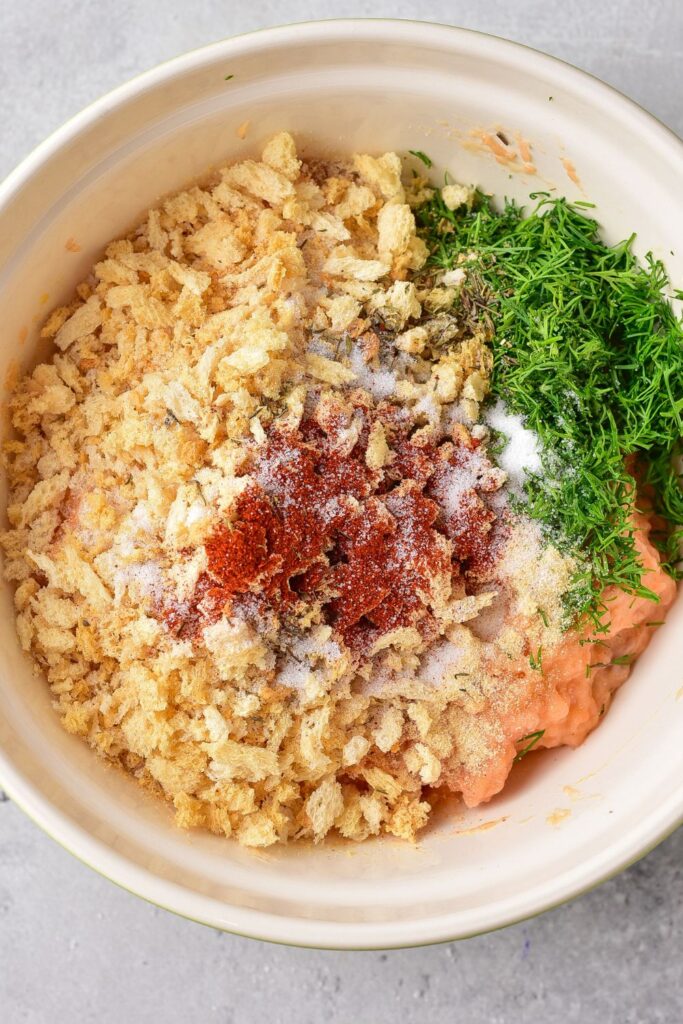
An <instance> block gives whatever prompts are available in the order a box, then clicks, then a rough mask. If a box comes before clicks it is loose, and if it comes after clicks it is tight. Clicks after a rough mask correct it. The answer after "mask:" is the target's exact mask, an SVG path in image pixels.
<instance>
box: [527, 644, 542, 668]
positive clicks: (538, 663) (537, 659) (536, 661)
mask: <svg viewBox="0 0 683 1024" xmlns="http://www.w3.org/2000/svg"><path fill="white" fill-rule="evenodd" d="M542 656H543V648H542V647H539V648H538V650H537V651H536V655H535V656H534V655H533V654H530V655H529V664H530V665H531V668H532V671H533V672H543V661H542Z"/></svg>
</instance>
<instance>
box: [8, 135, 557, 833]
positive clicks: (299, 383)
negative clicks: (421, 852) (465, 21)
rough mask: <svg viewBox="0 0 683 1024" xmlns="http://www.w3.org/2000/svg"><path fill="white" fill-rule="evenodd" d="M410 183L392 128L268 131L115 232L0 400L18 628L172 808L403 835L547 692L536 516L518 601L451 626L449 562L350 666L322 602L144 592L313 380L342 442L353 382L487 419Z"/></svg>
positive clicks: (219, 512) (471, 340) (483, 360)
mask: <svg viewBox="0 0 683 1024" xmlns="http://www.w3.org/2000/svg"><path fill="white" fill-rule="evenodd" d="M411 198H414V197H411V196H407V195H406V191H405V189H404V185H403V184H402V180H401V160H400V158H399V157H398V156H397V155H396V154H394V153H387V154H385V155H383V156H380V157H373V156H369V155H358V156H355V157H354V158H353V159H352V161H349V162H346V163H330V162H327V163H325V162H320V161H318V162H316V161H310V162H308V163H305V162H302V160H301V159H300V158H299V156H298V154H297V151H296V147H295V143H294V140H293V139H292V137H291V136H290V135H289V134H287V133H281V134H279V135H277V136H275V137H274V138H273V139H271V140H270V141H269V142H268V143H267V145H266V146H265V148H264V150H263V153H262V156H261V159H260V160H245V161H243V162H241V163H237V164H232V165H230V166H228V167H226V168H224V169H223V170H222V171H220V173H219V174H218V175H217V176H216V177H215V178H214V179H213V180H212V181H211V182H210V183H209V184H207V185H206V186H205V187H193V188H190V189H188V190H187V191H184V192H181V193H180V194H178V195H175V196H173V197H171V198H169V199H166V200H165V201H164V202H162V203H161V205H160V206H158V207H157V208H155V209H153V210H151V211H150V212H149V214H148V216H147V219H146V221H145V222H144V223H143V224H141V225H140V227H139V228H138V229H137V230H136V231H134V232H133V233H132V234H131V235H130V236H129V237H127V238H124V239H120V240H118V241H115V242H112V243H111V244H110V245H109V246H108V247H107V249H106V252H105V254H104V257H103V259H102V260H101V261H100V262H99V263H97V264H96V265H95V267H94V268H93V271H92V274H91V276H90V277H89V278H88V279H87V280H86V281H85V282H83V284H82V285H80V287H79V288H78V289H77V295H76V296H75V297H74V299H73V301H72V302H70V303H69V304H68V305H66V306H63V307H60V308H59V309H56V310H55V311H54V312H53V313H52V315H51V316H50V317H49V319H48V321H47V323H46V324H45V326H44V328H43V332H42V333H43V337H44V338H47V339H51V340H52V341H53V342H54V347H55V352H54V355H53V357H52V359H51V360H50V361H49V362H46V363H42V364H40V365H39V366H37V367H36V369H35V370H34V371H33V373H32V374H30V376H28V377H27V378H26V379H25V380H24V381H23V382H22V383H21V385H20V386H19V388H18V389H17V391H16V394H15V396H14V398H13V400H12V416H13V424H14V428H15V430H16V435H17V437H16V439H15V440H11V441H9V442H8V443H7V444H6V445H5V458H6V462H7V466H8V470H9V478H10V483H11V497H10V504H9V508H8V517H9V523H10V529H9V530H8V531H7V532H6V533H5V534H3V535H2V537H1V538H0V539H1V543H2V546H3V548H4V551H5V555H6V561H5V574H6V576H7V578H8V579H9V580H11V581H13V582H14V583H15V584H16V597H15V601H16V610H17V628H18V632H19V637H20V640H21V644H22V646H23V648H24V649H25V650H26V651H27V652H30V653H31V655H32V656H33V658H34V659H35V662H36V664H37V666H39V668H40V669H41V670H42V671H44V672H45V673H46V675H47V679H48V681H49V685H50V688H51V691H52V694H53V697H54V702H55V706H56V708H57V711H58V712H59V714H60V716H61V719H62V721H63V723H64V726H65V728H66V729H67V730H68V731H69V732H71V733H74V734H77V735H79V736H81V737H83V738H84V739H85V740H86V741H87V742H88V743H89V744H90V745H91V746H92V747H93V748H94V749H95V750H96V751H98V752H99V753H100V754H101V755H102V756H104V757H106V758H108V759H109V760H110V761H111V762H113V763H115V764H116V765H119V766H120V767H122V768H123V769H125V770H126V771H127V772H129V773H130V774H131V775H133V776H134V777H135V778H136V779H137V780H138V782H139V783H140V784H142V785H143V786H145V787H146V788H148V789H150V790H152V791H154V792H156V793H159V794H161V795H163V796H164V797H165V798H166V799H168V800H169V801H170V802H172V804H173V806H174V808H175V813H176V820H177V822H178V824H179V825H180V826H182V827H204V828H207V829H210V830H212V831H214V832H216V833H220V834H223V835H226V836H231V835H232V836H235V837H236V838H237V839H238V840H239V841H240V842H241V843H243V844H245V845H248V846H256V847H258V846H268V845H270V844H272V843H275V842H278V841H286V840H289V839H294V838H312V839H313V840H315V841H319V840H321V839H322V838H323V837H325V836H326V835H327V834H328V833H329V832H330V830H331V829H334V830H336V831H337V832H338V833H339V834H341V836H343V837H346V838H349V839H353V840H363V839H365V838H366V837H368V836H371V835H376V834H378V833H380V832H386V833H391V834H393V835H396V836H400V837H403V838H407V839H412V838H413V837H414V836H415V834H416V832H417V831H418V830H419V829H420V828H421V827H422V826H423V825H424V824H425V822H426V820H427V816H428V814H429V811H430V803H429V800H428V799H427V797H428V796H429V792H430V790H429V787H435V786H437V785H438V784H439V783H440V781H443V778H445V777H446V776H447V777H448V779H449V780H451V782H452V784H453V785H454V786H457V788H459V789H460V790H461V791H463V792H466V791H467V787H468V785H470V783H472V780H474V779H476V778H477V777H478V776H479V775H481V773H482V772H485V770H486V766H487V764H489V763H490V762H491V761H492V760H495V759H498V760H500V758H501V757H502V758H503V760H504V762H505V764H506V765H507V767H508V768H509V766H510V764H511V763H512V760H513V758H514V756H515V753H516V747H515V743H514V739H511V738H510V735H509V734H508V733H505V732H504V731H503V730H501V728H500V726H499V725H498V717H499V716H500V714H501V713H509V712H510V709H511V708H513V707H515V708H518V709H520V708H523V707H524V706H526V705H525V702H527V703H528V701H529V700H531V699H532V698H534V699H535V698H536V697H537V696H538V694H537V690H538V685H539V681H538V677H537V676H534V673H533V672H532V671H531V670H530V669H529V665H528V658H527V655H528V645H529V642H530V640H531V641H533V643H534V644H536V645H537V644H540V643H543V644H544V647H545V649H548V648H549V647H551V646H552V644H553V643H554V642H557V639H558V637H559V623H560V620H561V616H562V608H561V601H560V596H561V594H562V591H563V590H564V589H565V588H566V584H567V581H568V578H569V572H570V569H571V566H570V565H569V563H568V562H567V560H566V559H563V558H562V557H561V556H560V555H559V554H558V553H557V552H556V551H554V549H552V548H548V547H547V546H543V545H541V543H540V539H539V536H538V535H537V534H536V533H534V532H533V530H531V531H529V530H528V529H527V532H526V533H524V531H523V530H522V531H521V532H520V531H519V530H516V529H515V530H513V531H512V535H511V537H510V538H509V540H508V541H507V548H506V555H505V558H506V559H507V561H508V563H509V565H510V566H511V567H512V568H511V569H510V571H509V573H508V577H507V593H506V602H507V605H506V607H507V608H508V614H509V616H510V621H511V622H513V623H516V625H514V626H513V625H510V626H509V628H506V629H503V630H498V631H496V633H495V636H496V639H495V641H493V640H489V639H487V637H486V635H485V633H484V632H481V631H480V634H479V635H478V633H477V632H476V631H475V630H472V629H470V628H469V626H468V623H470V620H473V619H475V618H476V617H477V616H478V615H479V613H480V612H482V611H484V610H486V609H489V607H490V606H492V603H494V602H495V599H496V589H495V588H494V586H493V585H490V586H488V587H482V588H481V589H480V592H479V593H478V594H467V593H465V590H464V588H461V589H460V590H458V589H457V588H454V587H453V586H452V585H451V581H450V580H449V579H445V580H444V581H442V582H443V586H442V588H441V590H440V591H439V593H438V594H436V590H438V588H436V590H435V594H434V595H432V599H433V600H432V603H433V606H434V610H433V615H434V618H435V621H436V622H437V623H438V626H437V630H436V635H435V637H434V638H432V639H431V640H430V642H429V644H426V643H425V641H424V638H423V637H421V636H420V634H419V633H418V632H417V631H416V630H415V629H410V628H408V629H403V630H395V631H394V632H393V633H389V634H388V636H387V637H385V638H384V640H383V642H382V643H381V644H380V645H379V646H378V647H377V649H376V650H374V651H373V652H372V654H373V659H374V660H368V661H366V662H365V663H364V664H361V665H359V664H358V661H357V659H356V660H354V658H353V657H352V654H351V652H350V651H349V650H348V649H346V647H345V646H344V644H343V643H340V642H339V640H338V638H336V637H335V636H334V633H333V629H332V627H331V625H330V624H328V623H327V622H325V621H324V619H323V617H322V615H321V612H320V607H313V608H312V609H311V608H309V609H308V610H307V611H306V610H304V611H302V610H301V609H300V610H299V613H298V617H297V616H295V617H294V620H293V621H289V622H288V623H287V624H285V625H286V627H287V629H288V630H289V633H288V635H287V637H286V642H285V640H284V639H283V629H284V628H285V625H283V623H282V622H275V623H273V622H270V623H267V622H266V623H264V624H263V626H262V628H260V629H259V628H256V626H255V625H254V623H253V621H251V620H250V619H249V617H239V616H229V615H225V616H223V617H220V618H218V619H217V620H216V621H213V622H210V623H207V624H206V625H205V626H204V627H203V629H202V630H201V632H200V634H199V636H194V637H185V636H183V635H182V634H178V633H175V634H174V633H173V632H172V631H171V630H169V629H168V628H167V624H166V623H165V621H164V618H163V615H162V614H160V608H162V607H163V606H164V602H165V601H166V600H167V597H168V594H169V593H172V594H173V597H174V600H176V601H178V602H182V601H183V600H186V599H188V598H189V596H190V595H191V594H192V593H193V591H194V589H195V588H196V585H197V581H198V580H199V579H200V578H201V575H202V573H205V572H206V569H207V554H206V547H205V542H206V541H207V538H208V537H209V536H210V535H211V532H212V530H214V529H215V526H216V522H217V521H218V520H220V521H226V522H229V521H230V519H231V516H232V515H234V508H235V503H236V501H237V500H238V499H239V497H240V495H241V494H243V492H244V490H245V488H246V487H247V485H248V483H249V479H250V477H249V473H248V472H245V468H244V457H245V450H247V449H249V450H251V451H253V450H254V449H258V447H259V445H263V444H264V443H265V439H266V432H267V430H268V428H269V427H270V426H271V425H272V424H273V423H287V424H289V425H290V426H292V427H293V428H296V426H297V425H298V424H299V423H300V422H301V419H302V416H303V415H304V411H305V409H306V408H307V407H308V406H307V403H309V404H310V402H311V396H312V395H313V396H314V398H315V408H316V409H317V410H318V413H316V414H317V415H318V418H319V419H321V417H323V414H322V413H321V412H320V410H323V411H324V410H325V409H328V410H329V408H330V406H331V404H334V403H336V405H335V409H336V410H337V413H338V414H339V416H341V418H342V420H344V429H345V430H347V431H349V432H350V433H349V434H348V435H347V440H348V437H351V438H352V440H351V444H354V443H355V442H356V441H357V436H356V437H355V439H354V435H353V431H354V429H355V428H354V410H357V408H358V405H359V402H360V404H361V405H362V404H363V403H365V406H366V407H367V408H371V407H372V408H381V407H382V403H383V402H384V403H387V402H391V403H394V405H397V406H400V407H401V408H403V409H404V410H405V412H406V416H407V417H408V418H409V420H410V423H411V425H412V426H413V427H414V429H415V430H416V431H417V432H418V434H419V432H420V431H422V432H423V434H424V436H425V437H435V436H436V437H437V438H439V437H443V436H444V431H445V432H446V436H448V437H454V438H456V439H457V437H458V436H459V437H460V439H461V441H462V440H463V438H464V441H463V443H471V439H472V437H473V436H474V437H475V438H476V437H477V436H478V437H482V436H483V432H484V431H485V428H477V427H475V426H473V425H474V424H476V421H477V419H478V415H479V403H480V402H481V401H482V400H483V399H484V398H485V396H486V393H487V389H488V378H489V375H490V372H491V356H490V351H489V348H488V347H487V340H488V339H487V338H486V337H485V336H484V335H483V333H482V334H479V333H476V332H475V333H472V332H471V330H468V331H464V330H463V328H462V326H461V325H459V324H458V322H457V320H456V319H454V318H453V316H452V315H451V314H450V313H449V312H448V310H449V309H451V307H452V306H453V301H454V298H455V297H456V295H457V291H458V288H459V287H460V285H461V279H462V276H464V275H463V272H462V271H457V272H455V276H454V275H453V274H451V276H450V278H448V277H447V278H446V279H443V278H442V279H433V278H432V279H430V280H429V281H428V283H422V284H420V278H419V277H418V278H417V279H413V278H414V277H415V274H416V273H417V272H419V271H420V269H421V268H422V266H423V264H424V261H425V258H426V251H425V246H424V243H423V242H422V241H421V240H420V239H419V238H417V236H416V233H415V220H414V217H413V214H412V212H411V205H410V201H411ZM447 200H448V202H449V203H452V204H457V203H459V202H466V201H468V191H467V190H466V189H461V190H460V192H457V193H456V191H455V190H454V187H451V192H450V193H449V195H448V196H447ZM379 323H381V325H382V329H381V330H380V329H379V328H376V325H377V324H379ZM444 339H446V341H448V342H449V344H448V345H446V344H444ZM387 346H389V347H390V349H391V352H390V353H389V355H388V356H387V351H386V349H387ZM359 393H360V395H361V397H360V398H359V397H358V395H359ZM352 395H355V397H354V398H353V399H352V398H351V397H350V396H352ZM344 417H346V419H344ZM323 418H324V417H323ZM321 421H322V419H321ZM477 430H479V434H477ZM449 432H450V433H449ZM364 443H365V445H366V450H365V460H366V464H367V466H368V467H369V469H370V470H371V471H372V472H374V473H377V474H381V473H382V472H383V471H384V469H385V467H387V466H388V465H389V464H390V463H391V460H392V459H393V458H394V457H395V453H394V452H393V451H392V449H391V445H390V443H389V441H388V440H387V435H386V433H385V431H384V429H383V428H382V426H381V423H380V422H379V421H376V422H375V423H374V425H373V427H372V430H371V431H370V433H369V435H368V437H367V438H366V440H365V442H364ZM449 443H450V442H449ZM503 479H504V474H503V475H502V476H501V477H499V478H498V479H497V480H496V481H495V482H494V483H493V484H492V485H491V486H490V487H489V490H490V491H492V492H493V491H495V490H496V489H497V488H499V487H500V485H501V483H502V482H503ZM444 486H445V485H444ZM471 486H472V487H473V486H474V485H471ZM453 493H454V492H453V490H452V488H451V490H450V491H449V490H448V488H446V491H445V492H444V496H443V501H444V503H446V504H447V502H448V501H449V500H454V499H453ZM444 543H445V542H444ZM449 543H450V542H449ZM449 550H450V549H449ZM520 552H521V553H522V554H523V560H524V564H525V566H526V577H524V573H521V572H520ZM515 558H516V559H517V561H516V562H515ZM522 577H524V582H523V584H518V583H516V582H515V580H516V579H521V578H522ZM539 609H542V610H543V615H542V618H541V617H539V614H538V612H539ZM307 616H308V617H307ZM292 631H294V632H292ZM501 664H502V665H503V668H501ZM509 666H514V669H515V670H514V672H511V670H509ZM524 666H526V667H524ZM518 717H519V730H522V731H521V732H519V735H523V730H525V729H526V728H527V725H526V723H525V720H524V715H523V713H522V711H520V712H519V716H518ZM515 735H517V734H516V733H515ZM453 780H455V781H454V782H453Z"/></svg>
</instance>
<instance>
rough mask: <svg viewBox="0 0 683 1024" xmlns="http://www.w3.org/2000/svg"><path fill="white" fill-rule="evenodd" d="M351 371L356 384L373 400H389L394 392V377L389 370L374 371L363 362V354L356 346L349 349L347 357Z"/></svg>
mask: <svg viewBox="0 0 683 1024" xmlns="http://www.w3.org/2000/svg"><path fill="white" fill-rule="evenodd" d="M349 359H350V363H351V369H352V370H353V372H354V373H355V374H356V377H357V378H358V383H359V384H360V386H361V387H362V388H365V390H366V391H369V392H370V394H371V395H372V397H373V398H375V399H381V398H389V396H390V395H393V393H394V391H395V390H396V377H395V375H394V374H393V373H391V371H390V370H383V369H381V368H379V369H377V370H375V369H373V368H372V367H371V366H368V364H367V363H366V362H365V359H364V358H363V353H362V352H361V350H360V348H359V346H358V345H354V346H353V348H352V349H351V355H350V357H349Z"/></svg>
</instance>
